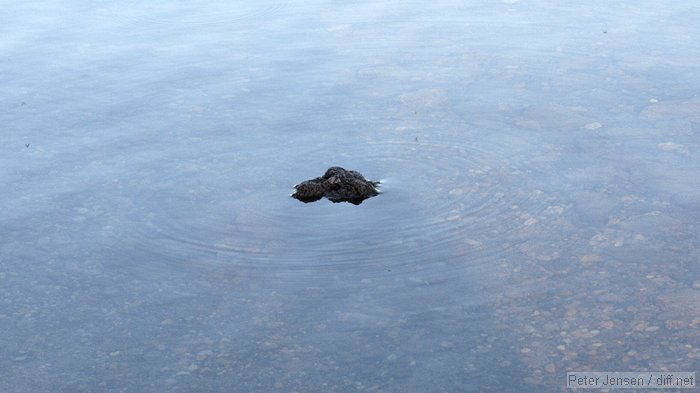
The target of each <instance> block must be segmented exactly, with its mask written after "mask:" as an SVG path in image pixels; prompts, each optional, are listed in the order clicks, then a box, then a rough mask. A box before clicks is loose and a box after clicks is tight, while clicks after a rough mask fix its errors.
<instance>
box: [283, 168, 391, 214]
mask: <svg viewBox="0 0 700 393" xmlns="http://www.w3.org/2000/svg"><path fill="white" fill-rule="evenodd" d="M378 185H379V182H378V181H371V180H367V179H365V177H364V176H362V174H360V173H359V172H356V171H349V170H346V169H344V168H341V167H338V166H334V167H330V168H328V170H327V171H326V173H325V174H324V175H323V176H321V177H317V178H315V179H311V180H306V181H304V182H301V183H299V184H297V185H296V186H294V189H295V192H294V194H292V197H293V198H296V199H298V200H300V201H302V202H304V203H308V202H315V201H317V200H319V199H321V198H323V197H326V198H328V199H329V200H330V201H331V202H350V203H352V204H355V205H359V204H360V203H362V201H364V200H365V199H367V198H371V197H373V196H377V195H379V191H378V190H377V186H378Z"/></svg>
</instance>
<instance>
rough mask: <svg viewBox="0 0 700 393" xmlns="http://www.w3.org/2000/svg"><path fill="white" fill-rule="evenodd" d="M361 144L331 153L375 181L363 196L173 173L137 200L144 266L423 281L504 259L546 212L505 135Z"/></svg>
mask: <svg viewBox="0 0 700 393" xmlns="http://www.w3.org/2000/svg"><path fill="white" fill-rule="evenodd" d="M363 149H364V150H363V151H362V152H360V154H359V155H354V156H352V157H350V156H349V155H348V156H347V157H343V155H342V154H341V155H339V157H340V158H345V159H348V160H351V161H352V165H348V167H350V168H353V169H360V168H363V169H362V172H363V173H364V174H365V175H366V176H367V177H368V178H377V177H383V178H385V179H386V180H385V181H384V182H383V183H382V185H381V191H382V194H381V195H380V196H379V197H377V198H372V199H369V200H367V201H365V202H364V203H363V204H362V205H359V206H354V205H350V204H345V203H340V204H332V203H330V202H328V201H320V202H317V203H311V204H302V203H299V202H298V201H296V200H294V199H292V198H289V197H288V195H289V193H290V192H291V184H289V185H285V184H284V182H283V181H273V182H272V186H270V184H268V185H267V186H266V185H263V184H261V185H259V186H258V185H250V187H246V188H244V189H243V190H234V189H231V190H229V191H230V193H227V192H225V191H222V190H219V191H216V186H215V185H214V184H213V183H212V184H210V185H209V187H207V186H201V185H200V186H198V187H194V186H192V185H189V184H188V181H187V180H183V179H182V178H178V177H179V175H177V174H175V175H174V178H173V179H171V180H168V181H166V182H170V183H172V184H173V188H172V189H171V190H170V191H169V192H168V193H167V194H164V193H162V192H157V193H154V194H153V195H152V196H151V197H150V198H149V200H147V201H145V204H146V205H147V206H149V207H150V209H151V212H150V213H149V214H148V220H147V223H146V225H145V226H144V227H143V231H142V232H140V233H136V234H135V236H134V242H135V243H136V245H137V249H139V250H141V251H142V252H143V253H147V254H146V255H148V258H149V264H152V267H153V268H154V269H168V270H173V269H175V270H177V269H184V268H185V266H188V267H198V268H206V269H226V270H227V271H232V272H235V274H237V275H242V276H267V277H277V278H282V279H292V280H299V279H304V278H308V277H337V275H339V274H344V273H348V272H352V273H353V274H356V275H357V276H358V277H364V278H373V277H377V276H386V275H387V274H389V273H391V274H394V275H407V276H413V277H415V276H419V277H421V279H423V280H429V279H432V278H436V277H438V276H440V277H444V276H445V273H446V272H447V273H449V272H458V271H463V270H464V269H479V268H480V267H483V266H485V265H487V264H489V263H490V262H491V261H493V260H494V258H496V259H498V258H507V257H508V256H509V255H510V254H511V253H512V251H513V248H514V247H518V246H519V245H520V244H522V243H524V242H526V241H527V240H528V238H529V237H531V236H532V235H533V233H535V232H537V230H538V229H540V230H541V229H542V227H543V226H551V225H552V224H551V221H552V219H553V218H554V216H556V214H557V213H556V209H554V210H553V209H552V208H551V202H552V201H551V199H548V198H547V197H546V196H545V195H544V193H543V192H542V191H539V190H537V189H533V188H531V182H530V181H529V178H530V177H531V176H535V175H537V174H533V173H532V171H530V170H528V169H526V168H523V167H522V166H523V163H524V162H525V160H524V159H523V157H522V156H519V155H518V154H513V152H512V151H511V150H512V148H511V147H509V145H507V144H504V143H499V142H492V141H488V140H483V139H482V140H477V139H474V140H470V141H468V142H467V141H466V140H459V139H453V140H449V139H443V140H440V141H433V142H418V143H416V142H415V141H401V140H393V141H392V140H388V141H387V140H384V141H382V140H376V141H373V140H370V141H368V143H366V144H365V145H364V146H363ZM307 153H308V151H306V152H300V153H298V154H302V155H303V154H307ZM509 153H511V154H509ZM364 168H366V169H364ZM378 174H380V175H381V176H377V175H378ZM248 175H249V174H246V173H241V174H239V176H241V177H240V179H238V180H236V179H232V180H231V181H233V182H234V183H235V182H237V181H244V180H242V179H244V178H245V177H246V176H248ZM296 176H298V175H296ZM290 183H291V182H290ZM175 184H177V186H175ZM285 187H287V188H285ZM252 189H256V192H255V194H254V195H253V192H252V191H251V190H252ZM547 230H549V229H547Z"/></svg>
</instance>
